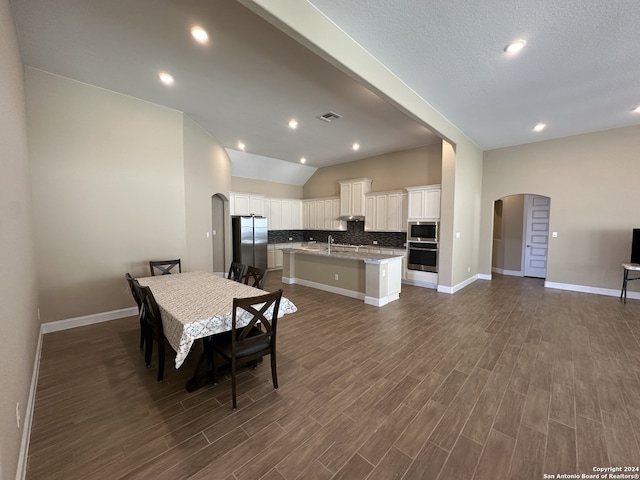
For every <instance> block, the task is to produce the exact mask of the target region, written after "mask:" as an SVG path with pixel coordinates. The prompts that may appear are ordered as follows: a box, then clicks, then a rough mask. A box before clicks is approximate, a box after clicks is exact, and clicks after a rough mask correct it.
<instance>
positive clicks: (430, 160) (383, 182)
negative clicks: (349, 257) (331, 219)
mask: <svg viewBox="0 0 640 480" xmlns="http://www.w3.org/2000/svg"><path fill="white" fill-rule="evenodd" d="M363 177H364V178H370V179H371V180H372V181H373V182H372V185H371V190H372V191H375V192H382V191H387V190H399V189H402V188H404V187H413V186H417V185H432V184H437V183H440V180H441V178H442V147H441V144H440V142H438V143H435V144H432V145H427V146H425V147H420V148H414V149H411V150H404V151H400V152H393V153H389V154H386V155H378V156H376V157H371V158H365V159H363V160H356V161H354V162H349V163H341V164H339V165H333V166H331V167H324V168H319V169H318V170H316V172H315V173H314V174H313V175H312V176H311V178H310V179H309V180H308V181H307V183H305V185H304V198H318V197H332V196H335V195H340V185H339V184H338V181H340V180H349V179H351V178H363Z"/></svg>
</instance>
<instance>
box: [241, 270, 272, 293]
mask: <svg viewBox="0 0 640 480" xmlns="http://www.w3.org/2000/svg"><path fill="white" fill-rule="evenodd" d="M266 279H267V270H266V269H264V268H258V267H254V266H252V265H249V266H248V267H247V271H246V273H245V274H244V283H245V284H246V285H250V286H252V287H255V288H259V289H260V290H264V282H265V281H266Z"/></svg>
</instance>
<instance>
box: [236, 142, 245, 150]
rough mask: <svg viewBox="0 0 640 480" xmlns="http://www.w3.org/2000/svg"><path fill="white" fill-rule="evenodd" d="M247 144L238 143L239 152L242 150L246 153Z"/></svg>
mask: <svg viewBox="0 0 640 480" xmlns="http://www.w3.org/2000/svg"><path fill="white" fill-rule="evenodd" d="M244 149H245V144H244V143H242V142H238V150H242V151H243V152H244Z"/></svg>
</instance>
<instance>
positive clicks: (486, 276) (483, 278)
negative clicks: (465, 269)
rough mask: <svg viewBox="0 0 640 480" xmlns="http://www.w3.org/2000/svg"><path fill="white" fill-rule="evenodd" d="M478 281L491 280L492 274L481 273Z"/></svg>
mask: <svg viewBox="0 0 640 480" xmlns="http://www.w3.org/2000/svg"><path fill="white" fill-rule="evenodd" d="M478 280H491V274H489V275H487V274H486V273H479V274H478Z"/></svg>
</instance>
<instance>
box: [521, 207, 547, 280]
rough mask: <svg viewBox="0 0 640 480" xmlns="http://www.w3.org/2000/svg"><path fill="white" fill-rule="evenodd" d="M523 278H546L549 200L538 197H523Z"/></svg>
mask: <svg viewBox="0 0 640 480" xmlns="http://www.w3.org/2000/svg"><path fill="white" fill-rule="evenodd" d="M524 205H525V236H524V240H525V247H524V276H525V277H538V278H545V277H546V276H547V249H548V246H549V209H550V206H551V199H550V198H549V197H542V196H539V195H525V201H524Z"/></svg>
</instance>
